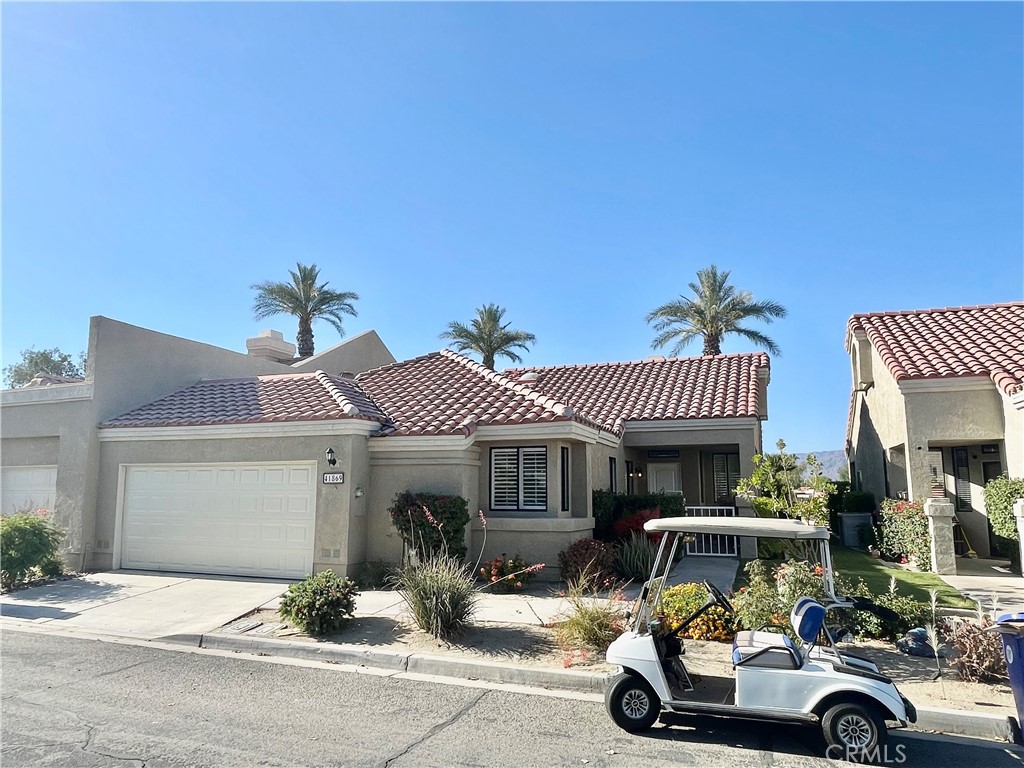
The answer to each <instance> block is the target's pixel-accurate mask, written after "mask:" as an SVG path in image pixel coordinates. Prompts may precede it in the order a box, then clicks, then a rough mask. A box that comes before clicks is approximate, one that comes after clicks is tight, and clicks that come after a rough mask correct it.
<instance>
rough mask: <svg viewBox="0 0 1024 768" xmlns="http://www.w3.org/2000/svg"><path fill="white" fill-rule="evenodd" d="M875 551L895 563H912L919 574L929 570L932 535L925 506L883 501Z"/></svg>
mask: <svg viewBox="0 0 1024 768" xmlns="http://www.w3.org/2000/svg"><path fill="white" fill-rule="evenodd" d="M878 538H879V542H878V548H879V550H880V551H881V552H882V555H884V556H885V557H887V558H889V559H891V560H898V561H904V559H905V561H907V562H909V561H911V560H913V561H914V562H915V563H916V564H917V567H918V568H919V569H920V570H922V571H927V570H930V568H931V560H932V553H931V535H930V534H929V533H928V518H927V517H925V514H924V505H923V504H922V503H921V502H919V501H905V500H902V499H886V500H885V501H883V502H882V521H881V524H880V525H879V527H878Z"/></svg>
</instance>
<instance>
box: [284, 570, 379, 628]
mask: <svg viewBox="0 0 1024 768" xmlns="http://www.w3.org/2000/svg"><path fill="white" fill-rule="evenodd" d="M358 594H359V589H358V588H357V587H356V585H355V582H353V581H351V580H349V579H347V578H345V577H344V576H338V575H337V574H335V573H334V571H321V572H320V573H318V574H316V575H315V576H307V577H306V578H305V579H303V580H302V581H300V582H298V583H297V584H290V585H289V586H288V591H287V592H285V594H284V596H283V597H282V598H281V605H280V607H278V609H277V612H278V614H279V615H280V616H281V617H282V618H284V619H287V620H288V621H289V622H291V623H292V624H294V625H295V626H297V627H298V628H299V629H301V630H302V631H303V632H308V633H309V634H311V635H328V634H331V633H332V632H337V631H339V630H340V629H341V628H342V627H344V626H345V624H347V623H348V621H349V619H351V618H352V613H353V612H354V611H355V609H356V596H357V595H358Z"/></svg>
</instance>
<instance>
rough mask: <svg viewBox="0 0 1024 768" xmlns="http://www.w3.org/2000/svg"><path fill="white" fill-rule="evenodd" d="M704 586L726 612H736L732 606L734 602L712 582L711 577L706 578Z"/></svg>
mask: <svg viewBox="0 0 1024 768" xmlns="http://www.w3.org/2000/svg"><path fill="white" fill-rule="evenodd" d="M703 583H704V588H705V589H707V591H708V592H709V593H710V595H711V597H712V598H713V599H714V601H715V603H716V604H717V605H718V606H719V607H720V608H721V609H722V610H723V611H725V612H726V613H729V614H733V613H736V611H735V609H733V607H732V603H730V602H729V598H727V597H726V596H725V595H723V594H722V590H720V589H719V588H718V587H716V586H715V585H714V584H712V583H711V580H710V579H704V582H703Z"/></svg>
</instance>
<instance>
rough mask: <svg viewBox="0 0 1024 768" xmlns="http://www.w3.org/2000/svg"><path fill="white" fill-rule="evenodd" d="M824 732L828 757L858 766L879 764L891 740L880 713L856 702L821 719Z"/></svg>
mask: <svg viewBox="0 0 1024 768" xmlns="http://www.w3.org/2000/svg"><path fill="white" fill-rule="evenodd" d="M821 729H822V731H823V732H824V734H825V741H826V742H828V755H827V756H828V757H830V758H832V759H834V760H850V761H853V762H858V763H860V762H872V761H874V760H877V759H878V757H879V756H880V755H881V754H882V753H883V751H884V749H885V744H886V741H887V740H888V737H889V731H888V729H887V728H886V727H885V721H884V720H883V719H882V718H881V717H880V716H879V715H878V713H877V712H876V711H875V710H874V709H873V708H871V707H867V706H864V705H863V704H856V703H854V702H845V703H843V704H836V705H835V706H834V707H831V708H830V709H829V710H828V711H827V712H826V713H825V716H824V717H823V718H822V719H821Z"/></svg>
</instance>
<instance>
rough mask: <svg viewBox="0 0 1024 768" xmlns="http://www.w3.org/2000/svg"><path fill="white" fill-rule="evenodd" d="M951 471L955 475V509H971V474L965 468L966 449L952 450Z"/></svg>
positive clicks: (966, 467)
mask: <svg viewBox="0 0 1024 768" xmlns="http://www.w3.org/2000/svg"><path fill="white" fill-rule="evenodd" d="M953 471H954V472H955V473H956V508H957V509H958V510H968V509H970V508H971V474H970V469H969V468H968V466H967V449H966V448H954V449H953Z"/></svg>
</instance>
